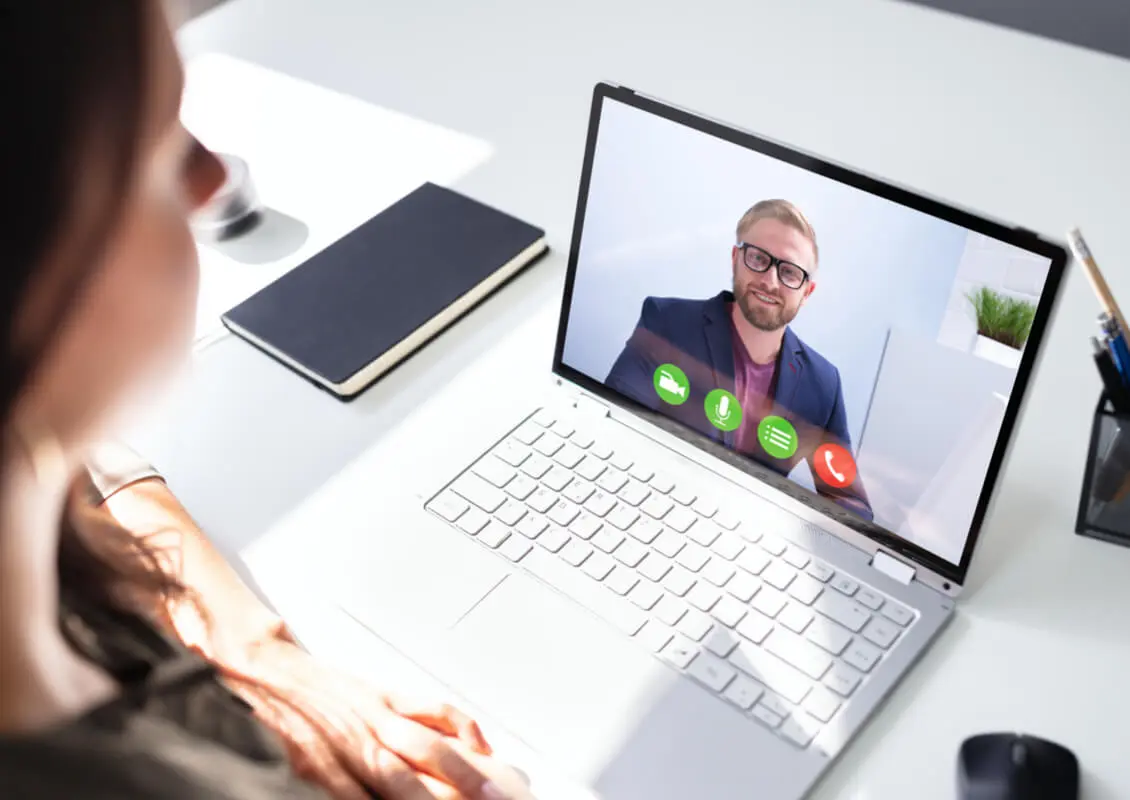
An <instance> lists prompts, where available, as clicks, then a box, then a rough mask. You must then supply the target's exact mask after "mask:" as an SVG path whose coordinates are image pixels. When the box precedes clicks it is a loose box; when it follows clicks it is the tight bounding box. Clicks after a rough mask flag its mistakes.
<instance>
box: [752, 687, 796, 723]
mask: <svg viewBox="0 0 1130 800" xmlns="http://www.w3.org/2000/svg"><path fill="white" fill-rule="evenodd" d="M757 702H758V704H759V705H761V706H764V707H765V708H767V709H769V710H770V711H772V712H773V713H774V714H776V715H777V716H778V717H781V718H784V717H787V716H788V715H789V714H791V713H793V711H794V710H795V709H794V708H793V707H792V706H790V705H789V704H788V703H786V702H785V701H784V699H782V698H781V697H778V696H777V695H775V694H773V693H772V692H766V693H765V694H763V695H762V696H761V699H760V700H758V701H757Z"/></svg>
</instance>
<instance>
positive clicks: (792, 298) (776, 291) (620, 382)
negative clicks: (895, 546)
mask: <svg viewBox="0 0 1130 800" xmlns="http://www.w3.org/2000/svg"><path fill="white" fill-rule="evenodd" d="M818 255H819V254H818V249H817V246H816V233H815V231H814V230H813V229H812V226H811V225H810V224H809V222H808V220H807V219H805V217H804V215H803V214H802V213H801V212H800V210H799V209H798V208H797V207H796V206H794V205H793V204H792V203H790V202H788V201H787V200H762V201H761V202H759V203H757V204H756V205H754V206H753V207H752V208H750V209H749V211H747V212H746V213H745V215H744V216H742V218H741V220H740V221H739V222H738V227H737V244H735V245H734V247H733V249H732V250H731V254H730V257H731V262H732V267H733V291H723V292H721V293H719V294H718V295H716V296H714V297H712V298H710V299H708V300H691V299H680V298H657V297H648V298H647V299H646V300H644V303H643V309H642V311H641V312H640V318H639V322H638V323H637V324H636V328H635V330H634V331H633V333H632V335H631V337H630V338H629V339H628V342H627V344H626V345H625V347H624V350H623V352H621V353H620V356H619V357H618V358H617V359H616V362H615V363H614V364H613V365H612V370H611V371H610V372H609V374H608V378H607V379H606V381H605V382H606V384H607V385H608V386H609V387H610V388H612V389H615V390H616V391H619V392H621V393H622V394H624V395H627V396H628V397H630V398H632V399H633V400H636V401H637V402H639V403H642V404H643V405H645V406H647V407H649V408H652V409H654V410H657V411H660V412H662V413H663V414H664V415H666V416H668V417H671V418H673V419H676V420H678V421H680V422H682V423H683V424H685V425H688V426H690V427H691V428H694V429H695V430H698V431H699V432H701V433H704V434H706V435H707V436H710V437H711V438H713V439H715V440H718V441H721V442H723V443H725V444H726V445H727V446H728V447H730V448H731V449H733V450H735V451H737V452H739V453H741V454H743V455H746V456H748V457H749V458H751V459H753V460H755V461H757V462H758V463H760V464H764V465H765V466H768V467H770V468H771V469H773V470H774V471H776V472H778V473H780V474H781V475H785V476H787V475H788V474H789V473H790V472H792V470H793V468H794V467H795V466H796V465H797V464H798V463H799V462H800V460H801V459H805V460H807V461H808V463H809V465H810V467H811V469H812V473H813V481H814V483H815V486H816V489H817V491H818V492H819V493H820V494H821V495H824V496H826V497H829V498H831V499H833V500H835V501H836V502H837V503H839V504H840V505H841V506H843V507H845V508H847V509H850V510H851V511H853V512H855V513H856V514H858V515H859V516H861V517H863V518H864V519H867V520H870V519H871V517H872V514H871V507H870V505H869V504H868V501H867V495H866V493H865V492H864V490H863V486H862V483H861V481H860V480H859V479H858V477H857V476H856V474H855V464H854V462H853V461H852V459H851V437H850V435H849V434H848V429H847V414H846V412H845V411H844V397H843V390H842V387H841V384H840V373H839V371H838V370H837V369H836V367H835V366H833V365H832V364H831V362H829V361H828V360H827V359H826V358H824V357H823V356H821V355H820V354H819V353H817V352H816V351H815V350H813V349H812V348H811V347H809V346H808V345H807V344H805V343H804V342H802V341H801V340H800V338H799V337H797V335H796V334H795V333H794V332H793V331H792V330H791V329H790V328H789V323H790V322H792V321H793V319H794V318H795V317H796V315H797V313H798V312H799V311H800V309H801V307H802V306H803V305H804V304H805V302H806V301H807V300H808V298H809V297H810V296H811V295H812V292H813V291H814V290H815V289H816V272H817V263H818ZM671 366H674V367H675V368H677V369H675V370H672V369H671V368H670V367H671ZM680 372H681V373H682V375H680V374H679V373H680ZM680 389H682V390H681V391H680ZM715 390H723V391H721V392H718V391H715ZM727 393H728V394H729V395H730V397H733V398H735V399H736V401H737V403H736V405H737V409H734V408H732V404H731V400H730V397H727V396H726V395H727ZM738 411H740V414H739V413H736V412H738ZM763 421H764V423H765V424H761V423H762V422H763ZM782 423H784V424H782Z"/></svg>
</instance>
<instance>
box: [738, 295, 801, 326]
mask: <svg viewBox="0 0 1130 800" xmlns="http://www.w3.org/2000/svg"><path fill="white" fill-rule="evenodd" d="M734 296H735V299H737V301H738V307H739V308H740V309H741V310H742V316H743V317H745V318H746V320H747V321H748V322H749V324H750V325H752V326H753V327H755V328H757V329H758V330H759V331H767V332H769V333H772V332H773V331H779V330H780V329H781V328H783V327H785V326H786V325H788V324H789V323H790V322H792V321H793V319H795V318H796V314H797V311H799V310H800V306H797V307H796V308H789V307H788V306H786V305H785V304H784V303H783V302H782V303H781V305H778V306H766V305H764V304H762V303H761V302H760V301H758V300H756V299H754V297H753V295H752V293H751V292H749V291H745V292H741V293H740V294H739V293H738V292H734Z"/></svg>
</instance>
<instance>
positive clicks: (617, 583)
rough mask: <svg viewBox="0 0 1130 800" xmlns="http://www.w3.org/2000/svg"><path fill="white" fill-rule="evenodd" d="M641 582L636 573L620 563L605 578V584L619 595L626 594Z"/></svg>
mask: <svg viewBox="0 0 1130 800" xmlns="http://www.w3.org/2000/svg"><path fill="white" fill-rule="evenodd" d="M639 582H640V579H639V576H637V575H636V573H634V572H632V571H631V570H630V569H625V568H624V567H621V566H619V565H617V566H615V567H613V568H612V572H610V573H609V574H608V577H607V578H605V579H604V585H605V586H607V587H608V588H609V589H611V590H612V591H614V592H616V594H619V595H626V594H627V593H628V592H630V591H632V589H633V588H634V587H635V585H636V584H637V583H639Z"/></svg>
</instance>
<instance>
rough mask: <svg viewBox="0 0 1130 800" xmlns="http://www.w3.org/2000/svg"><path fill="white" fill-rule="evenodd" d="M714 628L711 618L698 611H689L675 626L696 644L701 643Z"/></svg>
mask: <svg viewBox="0 0 1130 800" xmlns="http://www.w3.org/2000/svg"><path fill="white" fill-rule="evenodd" d="M713 627H714V623H713V622H712V621H711V620H710V617H708V616H706V615H705V614H700V613H698V612H697V611H688V612H687V613H686V614H684V615H683V618H682V619H681V620H679V623H678V624H677V625H676V626H675V628H676V629H677V630H678V631H679V632H680V633H682V634H683V635H684V636H686V637H687V638H688V639H694V640H695V641H696V642H701V641H702V639H703V637H704V636H706V634H708V633H710V629H711V628H713Z"/></svg>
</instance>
